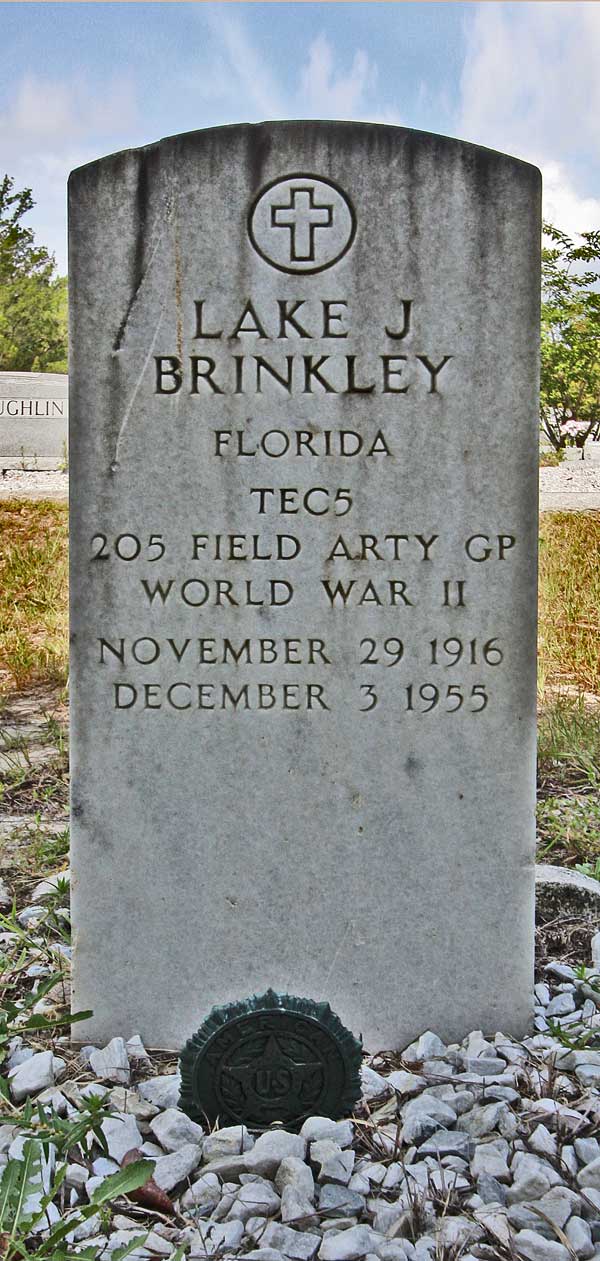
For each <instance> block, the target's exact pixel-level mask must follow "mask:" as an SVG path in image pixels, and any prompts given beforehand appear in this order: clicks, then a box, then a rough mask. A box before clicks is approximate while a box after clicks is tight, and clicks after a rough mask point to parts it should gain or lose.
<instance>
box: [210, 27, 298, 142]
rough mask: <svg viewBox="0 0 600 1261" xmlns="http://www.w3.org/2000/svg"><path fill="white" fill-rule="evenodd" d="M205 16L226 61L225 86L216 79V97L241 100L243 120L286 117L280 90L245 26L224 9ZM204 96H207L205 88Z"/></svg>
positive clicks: (220, 52) (224, 62) (220, 54)
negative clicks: (224, 95)
mask: <svg viewBox="0 0 600 1261" xmlns="http://www.w3.org/2000/svg"><path fill="white" fill-rule="evenodd" d="M202 16H203V18H204V19H205V21H206V22H207V24H208V26H209V28H210V30H211V31H212V33H213V35H214V36H215V37H216V39H217V40H218V41H219V43H220V48H219V57H221V58H223V70H224V82H223V83H221V84H219V83H218V82H217V81H215V80H214V79H213V82H214V85H215V88H216V94H217V95H218V96H222V95H223V93H224V92H225V93H226V94H227V95H228V96H230V97H231V96H233V97H234V99H235V100H236V101H238V102H239V100H240V98H241V99H242V100H243V102H244V117H254V118H255V119H256V118H257V117H258V118H281V117H283V113H284V104H283V100H282V98H281V94H280V90H279V87H278V85H277V83H276V81H275V79H274V77H273V76H272V74H271V72H270V69H269V67H268V66H267V64H266V61H265V59H264V57H262V56H261V54H260V52H259V50H258V49H257V48H256V47H255V45H254V43H253V41H252V39H251V38H250V36H249V35H248V33H247V31H246V28H245V25H244V23H243V22H242V21H240V19H239V18H238V17H237V16H236V15H234V14H231V13H227V12H225V11H224V10H223V8H222V7H221V9H219V10H217V11H216V12H215V11H211V10H210V9H209V10H208V12H207V14H206V15H204V14H203V15H202ZM203 94H204V95H206V91H205V88H204V89H203Z"/></svg>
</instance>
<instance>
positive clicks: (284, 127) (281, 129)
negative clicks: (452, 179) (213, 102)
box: [69, 119, 541, 184]
mask: <svg viewBox="0 0 600 1261" xmlns="http://www.w3.org/2000/svg"><path fill="white" fill-rule="evenodd" d="M286 138H288V140H289V143H290V145H291V146H294V145H296V144H301V145H302V146H305V145H309V146H311V145H312V146H315V148H318V146H319V145H320V144H321V143H323V142H324V141H328V142H329V143H332V144H334V145H335V148H333V149H332V156H337V157H338V158H339V157H340V155H341V153H343V152H344V151H348V152H355V151H356V148H357V145H358V146H359V147H360V146H364V147H365V149H366V151H367V152H369V153H371V154H372V155H373V156H375V154H376V153H377V152H378V151H381V150H385V149H386V148H394V149H396V150H397V149H398V146H402V147H403V148H404V150H405V151H406V153H407V155H410V154H414V155H415V156H416V155H417V154H418V153H419V152H424V153H427V152H429V153H431V154H433V155H435V157H436V160H440V159H441V158H442V155H443V154H444V153H445V154H447V155H448V157H450V155H451V154H452V153H453V152H454V153H455V154H459V153H460V154H461V155H462V156H463V159H464V160H465V161H466V162H467V163H470V164H471V165H472V166H474V167H479V166H485V165H488V164H490V163H494V164H496V163H501V164H502V163H510V164H511V165H512V166H513V167H521V168H523V172H525V171H528V172H530V174H531V175H532V176H533V177H534V178H535V179H537V180H538V181H541V172H540V171H539V169H538V167H536V166H534V165H533V163H531V162H527V161H525V159H523V158H518V157H515V156H513V155H512V154H507V153H503V152H502V151H500V150H497V149H490V148H488V147H487V146H485V145H477V144H473V143H472V141H469V140H460V139H459V138H457V137H456V136H444V135H441V134H440V133H439V132H431V131H420V130H418V129H417V128H413V127H398V126H394V125H392V124H389V123H371V122H358V121H353V120H339V119H275V120H270V119H264V120H262V121H261V122H254V123H246V122H239V123H227V124H224V125H221V126H218V127H202V128H197V129H196V130H194V131H185V132H177V133H175V134H174V135H172V136H162V137H161V138H160V139H159V140H156V141H153V142H151V143H150V144H147V145H140V146H139V147H138V148H131V149H121V150H117V151H116V152H115V153H111V154H107V155H106V156H105V157H102V158H96V159H94V161H92V162H87V163H85V164H84V165H83V166H80V167H76V168H75V169H74V170H73V171H71V174H70V177H69V179H70V180H71V179H78V178H79V176H80V175H81V174H82V173H83V172H91V170H92V169H94V168H101V167H103V166H104V167H106V168H109V167H112V166H114V165H119V166H122V165H123V163H126V162H127V160H128V159H134V160H139V159H141V160H142V161H143V160H145V159H150V158H152V156H153V155H154V154H156V153H157V152H158V151H161V150H166V151H169V150H171V149H174V150H175V151H176V152H182V151H183V150H185V149H187V148H196V149H198V151H199V153H200V152H203V154H204V156H208V153H210V151H211V149H212V148H213V147H214V148H217V149H219V148H221V147H222V146H223V145H226V146H233V145H235V144H236V143H238V142H239V141H241V140H244V142H245V143H247V144H248V145H249V147H250V150H251V151H252V158H251V167H252V170H251V174H252V176H253V177H254V181H253V182H255V183H256V184H258V183H259V182H260V179H261V170H262V168H263V167H264V165H265V164H268V160H269V155H270V150H271V147H272V145H273V143H274V142H276V141H277V142H279V143H280V144H281V143H284V142H285V139H286ZM295 173H296V172H294V174H295Z"/></svg>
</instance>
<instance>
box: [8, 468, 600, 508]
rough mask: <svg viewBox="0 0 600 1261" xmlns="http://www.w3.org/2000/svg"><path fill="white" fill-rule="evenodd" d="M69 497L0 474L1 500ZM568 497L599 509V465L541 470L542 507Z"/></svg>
mask: <svg viewBox="0 0 600 1261" xmlns="http://www.w3.org/2000/svg"><path fill="white" fill-rule="evenodd" d="M68 493H69V476H68V473H59V472H56V471H43V470H38V471H35V472H34V471H30V470H25V469H5V470H4V471H0V499H10V498H12V497H15V498H23V499H67V498H68ZM570 494H578V495H592V496H594V497H597V499H598V502H597V504H596V503H594V504H590V507H592V506H594V507H595V506H597V507H600V464H592V463H591V462H589V461H588V462H587V463H586V462H585V461H582V463H581V464H567V463H563V464H559V465H557V466H556V468H543V469H540V495H541V497H542V506H543V501H544V497H545V496H546V495H565V496H567V495H570ZM552 506H554V505H552ZM578 506H579V505H578ZM583 506H585V505H583Z"/></svg>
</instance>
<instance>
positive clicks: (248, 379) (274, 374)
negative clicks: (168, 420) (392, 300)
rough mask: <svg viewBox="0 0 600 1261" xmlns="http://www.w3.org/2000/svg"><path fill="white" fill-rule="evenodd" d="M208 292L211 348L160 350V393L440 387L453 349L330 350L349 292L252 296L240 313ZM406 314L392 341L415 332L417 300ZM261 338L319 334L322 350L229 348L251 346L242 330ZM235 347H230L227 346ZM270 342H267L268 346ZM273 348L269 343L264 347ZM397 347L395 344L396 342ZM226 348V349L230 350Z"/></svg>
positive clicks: (205, 317) (200, 332)
mask: <svg viewBox="0 0 600 1261" xmlns="http://www.w3.org/2000/svg"><path fill="white" fill-rule="evenodd" d="M205 306H206V303H205V300H204V299H203V298H199V299H197V300H196V301H195V302H194V312H195V320H194V333H193V337H192V340H193V341H200V342H202V341H208V342H210V343H212V345H211V346H210V347H209V348H207V349H211V351H212V353H211V354H204V353H198V354H197V353H194V354H190V355H188V356H187V357H185V356H184V355H183V354H182V352H181V350H179V353H177V354H162V355H154V356H153V358H154V363H155V393H156V394H178V393H179V391H180V390H181V389H182V388H183V389H184V390H185V391H186V392H187V393H189V394H201V393H202V394H209V395H222V394H262V393H263V387H264V386H265V385H268V386H270V387H273V385H274V386H275V387H278V388H279V389H280V390H282V391H283V392H284V393H285V394H287V395H288V396H291V395H293V394H313V393H317V394H358V395H368V394H407V393H408V392H409V390H411V389H413V388H415V389H416V390H421V391H423V392H425V393H427V394H438V393H439V388H438V378H439V376H440V373H441V372H442V370H443V369H444V368H445V367H446V364H447V363H449V361H450V360H451V359H452V358H453V356H452V355H439V354H438V355H436V356H435V357H430V356H429V355H427V354H424V353H420V352H419V353H412V354H408V353H407V354H403V353H400V351H399V350H398V349H397V348H396V346H394V347H393V350H392V351H390V352H389V353H382V354H376V355H374V356H371V358H370V361H369V362H368V363H367V359H366V358H362V357H360V356H358V355H354V354H342V355H340V354H337V353H322V343H323V341H329V340H331V341H340V340H344V339H345V338H347V337H348V336H350V333H351V330H350V324H349V320H350V314H349V310H348V303H347V302H345V301H343V300H341V299H335V300H332V299H321V300H319V301H318V302H312V303H309V302H308V301H307V300H305V299H294V300H290V299H287V298H286V299H283V298H280V299H276V300H275V302H274V303H273V304H272V306H271V308H270V310H269V312H267V313H265V312H259V310H258V306H257V304H255V303H253V302H252V301H247V302H246V303H245V305H244V306H243V308H242V310H241V312H239V313H237V312H236V317H235V318H234V319H233V320H229V321H227V320H225V319H219V318H217V315H216V313H209V311H208V310H205ZM400 306H401V314H400V317H399V318H398V319H396V320H391V321H390V323H389V324H386V325H385V327H384V329H383V333H384V336H385V337H386V338H387V339H388V340H389V341H391V342H392V343H398V342H402V341H403V340H404V338H406V337H407V336H408V334H409V333H410V327H411V311H412V300H411V299H403V300H402V302H401V303H400ZM246 337H251V338H253V339H254V342H255V343H256V342H259V343H264V342H272V341H278V342H279V341H289V340H292V339H293V340H295V341H297V342H299V343H303V342H304V343H306V342H307V341H309V342H310V341H312V340H318V341H319V343H320V350H319V353H318V354H304V353H300V354H297V353H292V354H286V353H279V354H278V355H277V356H273V355H271V354H270V353H269V355H268V356H267V354H247V353H242V354H238V353H228V351H229V352H230V351H231V349H232V346H233V348H234V349H235V350H236V351H237V350H238V349H240V348H241V349H243V350H244V352H245V351H246V347H247V343H245V341H242V340H241V339H242V338H246ZM226 348H227V349H226ZM262 349H263V346H262V345H261V350H262ZM264 349H265V350H266V349H267V348H266V347H264ZM388 351H389V348H388ZM224 352H225V353H224Z"/></svg>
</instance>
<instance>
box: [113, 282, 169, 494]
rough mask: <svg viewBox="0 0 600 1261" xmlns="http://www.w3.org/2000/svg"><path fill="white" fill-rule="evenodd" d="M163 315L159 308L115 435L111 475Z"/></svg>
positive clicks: (114, 470) (115, 468) (116, 467)
mask: <svg viewBox="0 0 600 1261" xmlns="http://www.w3.org/2000/svg"><path fill="white" fill-rule="evenodd" d="M163 314H164V311H163V308H162V307H161V309H160V311H159V313H158V320H157V321H156V328H155V329H154V333H153V334H152V339H151V342H150V346H149V349H148V354H147V355H146V358H145V359H144V362H143V364H142V370H141V372H140V373H139V375H138V377H137V380H136V383H135V385H134V387H133V391H132V394H131V398H130V399H129V402H128V404H127V407H126V408H125V412H124V414H123V419H122V421H121V424H120V426H119V432H118V434H117V441H116V443H115V452H114V456H113V459H112V463H111V466H110V471H111V473H116V472H117V469H118V466H119V447H120V445H121V439H122V438H123V434H124V433H125V430H126V428H127V424H128V422H129V417H130V415H131V411H132V408H133V404H134V403H135V400H136V398H137V395H138V390H139V388H140V385H141V384H142V378H143V376H144V373H145V371H146V368H147V367H148V364H149V362H150V360H151V358H152V352H153V350H154V347H155V345H156V339H157V337H158V333H159V329H160V326H161V324H162V317H163Z"/></svg>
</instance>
